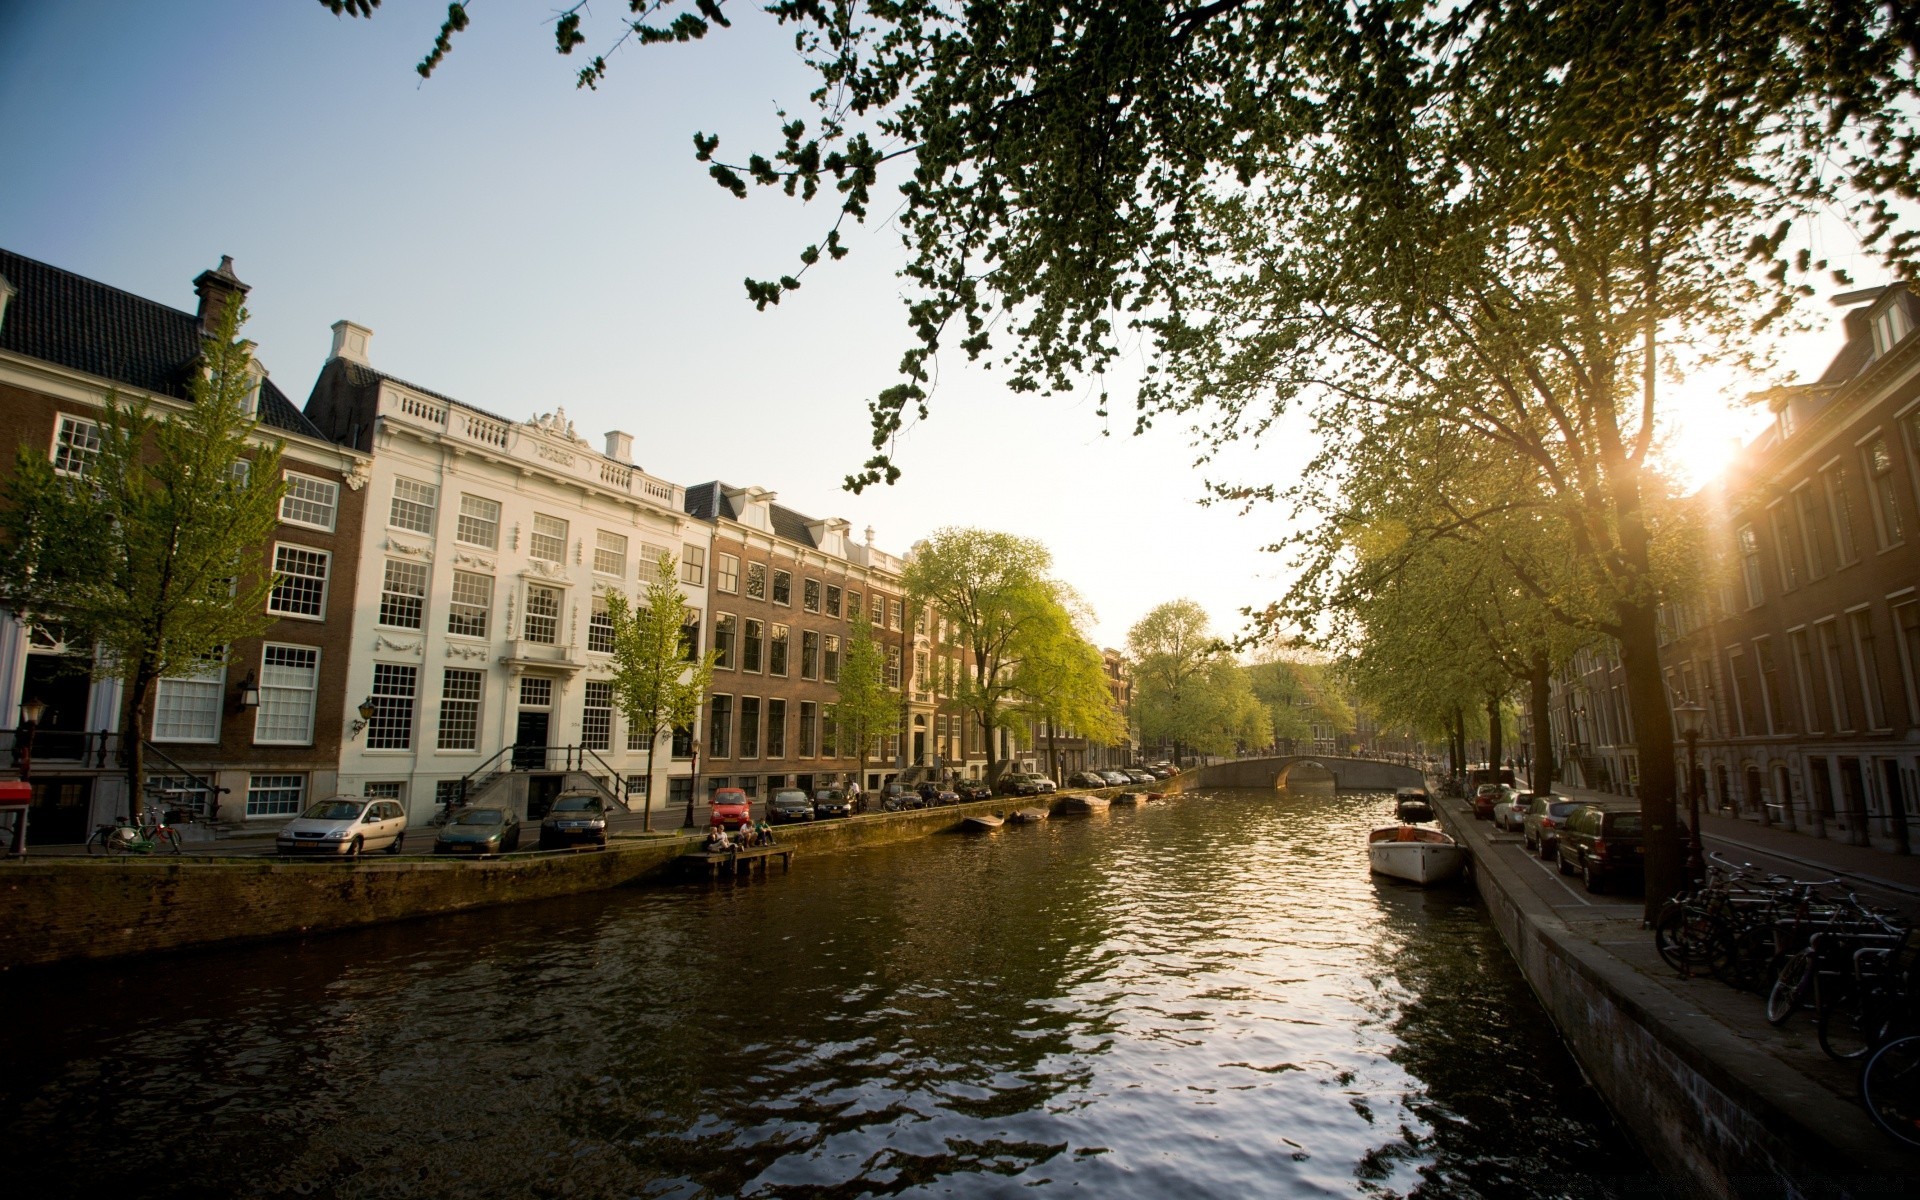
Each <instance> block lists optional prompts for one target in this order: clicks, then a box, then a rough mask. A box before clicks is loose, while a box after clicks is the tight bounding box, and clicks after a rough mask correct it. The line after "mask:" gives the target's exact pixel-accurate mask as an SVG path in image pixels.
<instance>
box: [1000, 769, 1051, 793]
mask: <svg viewBox="0 0 1920 1200" xmlns="http://www.w3.org/2000/svg"><path fill="white" fill-rule="evenodd" d="M1038 780H1039V776H1037V775H1028V774H1026V773H1025V772H1022V771H1008V772H1007V773H1006V774H1005V775H1002V776H1001V777H1000V782H999V783H997V784H995V785H994V790H995V791H996V792H999V793H1000V794H1001V795H1002V796H1038V795H1039V794H1040V784H1039V782H1038Z"/></svg>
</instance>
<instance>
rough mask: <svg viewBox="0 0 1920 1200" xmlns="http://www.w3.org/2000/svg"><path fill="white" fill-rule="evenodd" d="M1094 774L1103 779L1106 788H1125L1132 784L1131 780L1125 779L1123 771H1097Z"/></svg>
mask: <svg viewBox="0 0 1920 1200" xmlns="http://www.w3.org/2000/svg"><path fill="white" fill-rule="evenodd" d="M1095 774H1097V775H1099V776H1100V777H1101V778H1102V779H1105V780H1106V781H1107V786H1108V787H1125V786H1127V785H1128V784H1130V783H1132V782H1133V780H1131V779H1129V778H1128V777H1127V773H1126V772H1125V771H1116V770H1112V769H1111V768H1109V769H1108V770H1105V771H1097V772H1095Z"/></svg>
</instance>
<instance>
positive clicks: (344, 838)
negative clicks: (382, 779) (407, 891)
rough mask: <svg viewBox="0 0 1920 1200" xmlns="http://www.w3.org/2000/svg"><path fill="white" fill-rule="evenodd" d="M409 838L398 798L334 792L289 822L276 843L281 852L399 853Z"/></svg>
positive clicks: (404, 816) (404, 814)
mask: <svg viewBox="0 0 1920 1200" xmlns="http://www.w3.org/2000/svg"><path fill="white" fill-rule="evenodd" d="M406 840H407V813H406V810H405V809H403V808H401V807H400V802H399V801H398V800H368V799H366V798H364V797H361V796H334V797H332V798H331V799H327V800H320V801H316V802H315V803H313V804H309V805H308V806H307V810H306V811H305V812H303V813H301V814H300V815H299V816H297V817H295V818H294V819H293V820H291V821H289V822H287V824H286V825H285V827H283V828H282V829H281V830H280V833H279V836H277V837H276V838H275V839H274V847H275V849H277V850H278V851H279V852H280V853H281V854H347V855H358V854H360V853H362V852H363V851H367V850H385V851H386V852H387V853H388V854H398V853H400V848H401V846H402V845H404V844H405V843H406Z"/></svg>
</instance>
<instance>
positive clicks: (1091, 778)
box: [1067, 771, 1107, 788]
mask: <svg viewBox="0 0 1920 1200" xmlns="http://www.w3.org/2000/svg"><path fill="white" fill-rule="evenodd" d="M1067 786H1068V787H1080V788H1103V787H1105V786H1107V781H1106V780H1104V779H1102V778H1100V777H1099V776H1098V775H1095V774H1094V773H1093V772H1092V771H1075V772H1074V773H1073V774H1071V775H1069V776H1067Z"/></svg>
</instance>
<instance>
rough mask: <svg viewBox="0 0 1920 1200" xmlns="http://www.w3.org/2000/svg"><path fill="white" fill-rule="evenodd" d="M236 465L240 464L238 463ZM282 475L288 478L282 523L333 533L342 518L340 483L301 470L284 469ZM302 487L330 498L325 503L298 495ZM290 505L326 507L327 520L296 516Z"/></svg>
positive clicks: (283, 477)
mask: <svg viewBox="0 0 1920 1200" xmlns="http://www.w3.org/2000/svg"><path fill="white" fill-rule="evenodd" d="M234 465H236V466H238V465H239V464H238V463H236V464H234ZM280 477H281V478H282V479H284V480H286V484H287V490H286V492H285V494H283V495H282V496H281V497H280V521H281V523H282V524H285V525H297V526H299V527H300V528H302V529H318V530H319V531H320V532H322V533H332V532H333V528H334V525H335V524H336V523H337V522H338V521H339V519H340V485H339V484H337V483H335V482H334V481H333V480H331V479H321V478H320V477H319V476H317V475H304V474H302V473H300V472H299V471H282V472H280ZM301 488H313V489H316V490H322V491H324V492H325V493H326V495H327V497H328V499H327V501H326V503H325V504H324V505H323V504H321V502H320V501H319V500H317V499H315V498H314V497H311V496H302V495H297V494H296V492H297V491H298V489H301ZM288 505H304V506H306V507H307V508H309V509H319V508H324V509H325V510H326V514H327V519H326V520H325V521H317V520H313V519H311V518H309V517H303V516H296V515H294V514H293V513H290V512H288V511H287V506H288Z"/></svg>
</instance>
